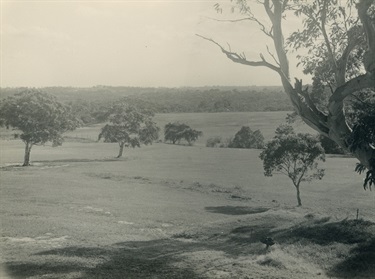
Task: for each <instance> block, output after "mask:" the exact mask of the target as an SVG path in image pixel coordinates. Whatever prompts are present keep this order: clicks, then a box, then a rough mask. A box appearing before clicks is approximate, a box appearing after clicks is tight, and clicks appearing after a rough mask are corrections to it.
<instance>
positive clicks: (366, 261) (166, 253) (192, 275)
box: [6, 216, 375, 279]
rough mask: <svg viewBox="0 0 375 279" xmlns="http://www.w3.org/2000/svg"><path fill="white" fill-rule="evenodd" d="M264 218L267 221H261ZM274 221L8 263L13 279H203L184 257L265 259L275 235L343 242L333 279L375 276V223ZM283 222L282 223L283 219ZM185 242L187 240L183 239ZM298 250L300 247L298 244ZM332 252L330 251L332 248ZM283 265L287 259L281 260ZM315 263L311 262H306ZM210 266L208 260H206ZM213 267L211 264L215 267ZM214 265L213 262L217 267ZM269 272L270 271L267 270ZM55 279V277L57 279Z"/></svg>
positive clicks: (330, 271) (312, 242)
mask: <svg viewBox="0 0 375 279" xmlns="http://www.w3.org/2000/svg"><path fill="white" fill-rule="evenodd" d="M263 219H264V220H263ZM277 222H278V221H277V220H276V219H274V217H273V219H268V218H267V216H264V218H257V219H256V220H254V223H253V224H250V225H246V226H238V227H235V228H233V229H231V230H229V231H226V232H225V231H223V228H222V227H218V228H210V230H209V231H210V232H209V233H207V231H206V232H204V233H197V234H196V235H195V234H192V235H190V234H186V237H185V236H184V234H179V236H177V238H178V239H176V238H175V239H173V238H171V239H158V240H151V241H129V242H121V243H115V244H113V245H110V246H105V247H82V246H72V247H65V248H58V249H51V250H47V251H42V252H39V253H37V254H34V255H32V257H30V259H29V260H28V261H27V262H8V263H7V264H6V266H7V271H8V273H9V275H10V276H11V278H16V279H18V278H26V277H32V276H35V277H37V278H39V277H43V276H44V275H48V276H50V277H48V278H68V277H69V276H70V275H71V273H74V272H80V277H79V278H83V279H91V278H93V279H95V278H103V279H104V278H130V279H131V278H163V279H164V278H165V279H172V278H173V279H174V278H186V279H187V278H189V279H198V278H205V277H203V276H202V275H200V274H197V273H196V271H195V267H194V266H192V265H191V264H190V265H189V263H186V262H184V260H185V259H186V258H185V255H186V253H192V252H197V251H208V250H209V251H221V252H224V253H225V255H226V256H227V257H231V258H233V259H236V258H238V256H240V255H261V254H262V255H264V254H267V253H268V251H267V250H266V249H265V245H264V244H262V243H260V241H261V240H262V239H263V238H265V237H272V238H273V239H274V240H275V241H276V243H278V244H279V245H283V246H284V247H286V248H287V247H288V245H290V244H296V243H300V244H301V247H303V245H306V247H310V248H308V249H318V250H319V248H317V247H316V245H318V246H327V245H335V243H343V244H347V245H350V247H351V249H350V252H349V253H348V254H347V255H345V257H344V258H343V259H342V260H341V261H340V262H338V263H337V260H336V261H334V262H335V263H337V264H335V265H333V266H330V267H327V268H326V269H325V270H326V272H327V275H328V276H330V277H333V278H373V274H375V231H374V230H375V223H372V222H368V221H363V220H343V221H340V222H328V219H326V218H325V219H313V220H308V221H305V222H302V223H300V224H299V225H296V226H292V227H289V228H284V229H279V230H277V227H278V223H277ZM280 222H281V223H279V224H283V223H282V221H280ZM182 238H189V241H187V240H186V239H185V240H184V241H181V240H182ZM294 247H296V246H294ZM328 248H329V247H328ZM279 260H280V262H281V263H282V260H283V259H279ZM306 260H313V259H306ZM207 261H208V262H209V261H210V259H207ZM211 264H213V263H211ZM213 265H214V264H213ZM265 272H266V271H265ZM51 276H52V277H51ZM53 276H54V277H53Z"/></svg>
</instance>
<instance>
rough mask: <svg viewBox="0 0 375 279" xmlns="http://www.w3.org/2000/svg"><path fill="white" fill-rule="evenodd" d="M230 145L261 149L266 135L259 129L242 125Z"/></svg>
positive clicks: (230, 146) (232, 146)
mask: <svg viewBox="0 0 375 279" xmlns="http://www.w3.org/2000/svg"><path fill="white" fill-rule="evenodd" d="M228 147H229V148H256V149H260V148H263V147H264V137H263V135H262V133H261V132H260V131H259V130H255V131H253V130H251V129H250V127H248V126H242V128H241V129H240V130H239V131H238V132H237V133H236V134H235V136H234V138H233V140H232V141H231V143H230V144H229V146H228Z"/></svg>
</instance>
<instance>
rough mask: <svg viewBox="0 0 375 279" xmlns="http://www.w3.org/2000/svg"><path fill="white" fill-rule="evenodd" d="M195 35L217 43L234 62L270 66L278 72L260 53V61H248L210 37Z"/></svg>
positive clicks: (278, 69) (254, 65)
mask: <svg viewBox="0 0 375 279" xmlns="http://www.w3.org/2000/svg"><path fill="white" fill-rule="evenodd" d="M196 36H198V37H200V38H202V39H204V40H207V41H209V42H212V43H214V44H215V45H217V46H218V47H219V48H220V49H221V51H222V52H223V53H224V54H225V55H226V56H227V57H228V58H229V59H230V60H232V61H233V62H235V63H239V64H243V65H248V66H253V67H260V66H263V67H267V68H270V69H271V70H274V71H275V72H278V73H279V72H280V68H279V67H277V66H275V65H273V64H271V63H269V62H267V61H266V60H265V59H264V57H263V55H261V59H262V61H249V60H247V59H246V57H245V55H244V54H238V53H236V52H232V51H228V50H226V49H225V48H223V47H222V46H221V45H220V44H219V43H218V42H216V41H214V40H213V39H210V38H207V37H204V36H202V35H199V34H196Z"/></svg>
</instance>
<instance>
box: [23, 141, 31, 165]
mask: <svg viewBox="0 0 375 279" xmlns="http://www.w3.org/2000/svg"><path fill="white" fill-rule="evenodd" d="M32 146H33V145H32V144H31V143H30V142H25V156H24V160H23V165H22V166H23V167H27V166H30V152H31V147H32Z"/></svg>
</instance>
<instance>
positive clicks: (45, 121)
mask: <svg viewBox="0 0 375 279" xmlns="http://www.w3.org/2000/svg"><path fill="white" fill-rule="evenodd" d="M0 124H1V125H2V126H3V125H5V126H6V127H7V128H9V127H13V128H14V129H16V130H19V131H20V132H21V134H15V137H16V138H18V137H19V138H20V139H21V140H22V141H23V142H24V143H25V157H24V162H23V166H29V165H30V152H31V148H32V147H33V145H41V144H45V143H46V142H49V141H51V142H52V143H53V146H58V145H61V144H62V142H63V137H62V134H63V133H64V132H66V131H69V130H74V129H75V128H76V127H77V126H78V124H79V122H78V120H77V119H76V118H75V117H73V116H72V114H71V112H70V109H69V108H68V107H66V106H64V105H63V104H61V103H59V102H58V101H57V100H56V98H55V97H54V96H51V95H48V94H46V93H42V92H40V91H38V90H34V89H29V90H26V91H23V92H20V93H17V94H15V96H12V97H8V98H6V99H5V100H3V101H2V102H1V104H0Z"/></svg>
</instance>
